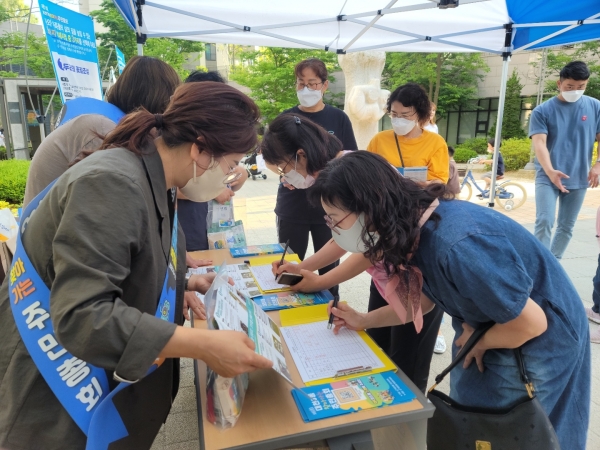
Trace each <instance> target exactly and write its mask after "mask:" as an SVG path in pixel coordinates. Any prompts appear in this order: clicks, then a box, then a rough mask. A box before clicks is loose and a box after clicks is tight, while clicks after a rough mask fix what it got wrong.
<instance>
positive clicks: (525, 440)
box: [427, 323, 560, 450]
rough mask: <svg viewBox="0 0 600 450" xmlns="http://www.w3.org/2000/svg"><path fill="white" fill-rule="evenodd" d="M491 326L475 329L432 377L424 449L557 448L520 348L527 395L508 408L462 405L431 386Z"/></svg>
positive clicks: (519, 355) (537, 449)
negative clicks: (437, 373)
mask: <svg viewBox="0 0 600 450" xmlns="http://www.w3.org/2000/svg"><path fill="white" fill-rule="evenodd" d="M493 325H494V323H488V324H485V325H483V326H482V327H479V328H478V329H477V330H475V331H474V332H473V334H472V335H471V337H470V338H469V340H468V341H467V343H466V344H465V346H464V347H463V348H462V349H461V350H460V352H459V353H458V355H456V358H454V360H453V361H452V362H451V363H450V365H449V366H448V367H446V369H445V370H444V371H443V372H442V373H441V374H439V375H438V376H437V377H436V378H435V384H434V385H433V386H432V387H431V389H430V390H429V392H428V394H427V398H428V399H429V400H430V401H431V403H433V405H434V406H435V412H434V413H433V417H432V418H431V419H429V421H428V422H427V450H560V445H559V443H558V438H557V436H556V433H555V431H554V428H553V427H552V424H551V423H550V419H548V415H547V414H546V412H545V411H544V409H543V408H542V405H541V404H540V402H539V401H538V399H537V398H536V397H535V394H534V389H533V384H532V383H531V381H530V380H529V377H528V376H527V372H526V371H525V363H524V362H523V356H522V354H521V349H520V348H517V349H515V357H516V358H517V363H518V365H519V371H520V372H521V381H522V382H523V384H525V388H526V389H527V394H528V395H524V396H523V399H522V400H519V401H518V402H516V404H514V405H512V406H510V407H507V408H477V407H471V406H464V405H461V404H459V403H457V402H455V401H454V400H452V399H451V398H450V397H449V396H447V395H446V394H444V393H442V392H440V391H437V390H435V389H434V388H435V387H436V386H437V385H438V384H439V383H441V382H442V380H443V379H444V377H445V376H446V375H447V374H448V373H449V372H450V371H451V370H452V369H453V368H454V367H455V366H456V365H457V364H458V363H459V362H461V361H462V359H463V358H464V357H465V355H466V354H467V353H469V352H470V351H471V349H472V348H473V347H474V346H475V344H477V342H478V341H479V340H480V339H481V338H482V337H483V335H484V334H485V333H486V332H487V331H488V330H489V329H490V328H491V327H492V326H493Z"/></svg>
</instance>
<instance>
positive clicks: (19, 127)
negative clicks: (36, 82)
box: [4, 79, 30, 159]
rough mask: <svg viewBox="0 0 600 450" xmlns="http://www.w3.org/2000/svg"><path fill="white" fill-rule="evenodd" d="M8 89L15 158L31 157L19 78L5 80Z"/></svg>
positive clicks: (7, 101) (7, 98)
mask: <svg viewBox="0 0 600 450" xmlns="http://www.w3.org/2000/svg"><path fill="white" fill-rule="evenodd" d="M4 87H5V89H6V104H7V107H8V122H9V123H8V124H7V128H10V134H11V136H12V145H13V154H14V157H15V159H30V158H29V143H28V141H27V134H26V133H25V126H24V120H25V119H24V113H23V103H22V101H21V92H20V90H19V87H18V86H17V80H9V79H5V80H4Z"/></svg>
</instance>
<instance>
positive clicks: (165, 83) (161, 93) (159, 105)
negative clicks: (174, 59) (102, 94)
mask: <svg viewBox="0 0 600 450" xmlns="http://www.w3.org/2000/svg"><path fill="white" fill-rule="evenodd" d="M180 84H181V79H180V78H179V75H177V72H175V69H173V68H172V67H171V66H169V65H168V64H167V63H165V62H163V61H161V60H160V59H156V58H151V57H149V56H134V57H133V58H131V59H130V60H129V61H128V62H127V65H126V66H125V69H124V70H123V73H122V74H121V75H120V76H119V78H117V81H116V82H115V84H114V85H113V87H111V88H110V89H109V91H108V93H107V94H106V101H107V102H108V103H112V104H113V105H115V106H116V107H117V108H119V109H120V110H121V111H123V112H124V113H125V114H129V113H130V112H133V111H135V110H136V109H138V108H145V109H146V110H148V111H149V112H151V113H152V114H158V113H162V112H163V111H164V110H165V108H166V107H167V105H168V104H169V98H170V97H171V95H173V92H175V89H177V86H179V85H180Z"/></svg>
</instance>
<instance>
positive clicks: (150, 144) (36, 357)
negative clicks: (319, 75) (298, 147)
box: [0, 82, 271, 450]
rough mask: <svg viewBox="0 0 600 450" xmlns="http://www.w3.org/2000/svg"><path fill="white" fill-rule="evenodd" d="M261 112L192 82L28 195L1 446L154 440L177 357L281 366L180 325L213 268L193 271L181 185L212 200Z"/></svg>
mask: <svg viewBox="0 0 600 450" xmlns="http://www.w3.org/2000/svg"><path fill="white" fill-rule="evenodd" d="M259 118H260V113H259V110H258V107H257V106H256V104H255V103H254V102H253V101H252V100H251V99H250V98H248V97H247V96H246V95H244V94H243V93H241V92H240V91H238V90H237V89H234V88H232V87H230V86H227V85H224V84H222V83H214V82H205V83H188V84H185V85H182V86H180V87H178V88H177V90H175V93H174V94H173V97H172V98H171V100H170V102H169V105H168V106H167V108H166V110H165V112H164V114H151V113H149V112H148V111H146V110H145V109H143V108H142V109H140V110H138V111H136V112H133V113H131V114H129V115H127V116H125V117H124V118H123V119H122V120H121V121H120V122H119V124H118V125H117V126H116V128H115V129H114V130H113V131H112V132H111V133H110V134H109V135H108V136H107V137H106V138H105V139H104V142H103V144H102V148H104V149H105V150H101V151H96V152H94V153H92V154H91V155H90V156H87V157H86V158H85V159H83V160H82V161H80V162H78V163H77V164H75V165H74V166H73V167H71V168H70V169H69V170H67V171H66V172H65V173H64V174H63V175H62V176H61V177H60V178H59V179H58V181H56V183H55V184H53V185H51V186H49V187H48V190H47V191H46V190H45V191H43V192H42V193H40V194H39V196H38V197H36V198H35V199H33V200H32V202H31V203H30V204H29V205H28V207H27V208H26V209H25V212H24V214H23V217H22V223H23V227H22V229H24V231H22V233H23V235H22V240H21V241H20V242H19V244H18V245H17V251H16V253H15V260H14V262H15V265H13V268H12V271H11V276H7V277H6V280H5V281H4V284H3V285H2V288H1V289H0V341H1V342H2V347H1V348H0V385H1V386H2V389H0V405H2V408H0V447H5V448H27V449H29V448H44V449H48V450H53V449H56V450H58V449H64V448H68V449H84V448H85V447H86V442H87V440H88V439H92V440H93V441H94V442H95V443H96V444H97V445H96V446H94V448H108V447H109V446H110V448H111V449H112V448H114V449H134V448H135V449H147V448H150V447H151V445H152V442H153V440H154V438H155V436H156V434H157V433H158V431H159V429H160V426H161V424H162V423H163V422H164V420H165V419H166V417H167V415H168V413H169V410H170V408H171V404H172V400H173V397H174V395H175V393H176V392H177V387H178V385H179V360H178V359H177V358H180V357H190V358H197V359H202V360H204V361H206V363H207V364H208V365H209V366H210V367H211V368H212V369H214V370H215V372H217V373H218V374H220V375H223V376H227V377H231V376H234V375H237V374H240V373H244V372H248V371H252V370H255V369H257V368H267V367H270V366H271V362H270V361H268V360H267V359H265V358H263V357H262V356H259V355H257V354H256V353H255V352H254V344H253V343H252V341H251V340H250V339H249V338H248V337H247V336H246V335H245V334H244V333H240V332H233V331H208V330H199V329H193V328H184V327H182V326H180V325H181V324H182V322H183V315H182V305H183V292H184V290H186V289H189V290H193V291H198V292H205V291H206V290H207V289H208V287H209V285H210V283H211V281H212V278H213V277H211V276H207V275H192V276H191V277H189V278H187V279H186V277H185V271H186V266H185V264H184V261H185V238H184V235H183V233H182V231H181V228H180V227H178V221H177V205H176V200H175V196H176V189H177V188H179V189H180V190H181V191H182V192H183V194H184V195H185V196H186V197H187V198H189V199H192V200H194V201H207V200H210V199H212V198H214V197H215V196H216V195H217V194H218V193H219V192H220V191H221V190H222V189H223V186H224V185H225V184H227V183H229V182H231V181H233V180H234V179H235V177H237V176H238V175H237V174H236V173H235V172H234V168H235V167H236V166H237V164H238V162H239V161H240V159H241V158H242V157H243V156H244V155H245V152H246V151H248V150H250V149H252V148H254V147H255V146H256V144H257V136H256V129H255V127H256V124H257V122H258V120H259ZM155 132H156V134H155ZM156 136H158V137H156ZM40 198H42V200H41V201H40ZM32 211H33V212H32ZM35 277H37V279H36V278H35ZM30 325H31V326H30ZM153 369H154V370H153ZM57 374H58V375H57ZM111 391H112V392H111ZM109 392H110V393H111V394H112V393H114V397H113V398H112V399H110V398H108V399H107V398H106V395H107V394H108V393H109ZM63 405H64V406H63ZM115 409H116V410H115ZM102 418H105V419H106V420H102ZM109 419H110V420H109ZM32 430H35V432H32ZM94 430H97V431H98V433H96V434H95V433H94ZM111 442H112V443H111Z"/></svg>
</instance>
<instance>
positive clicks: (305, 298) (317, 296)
mask: <svg viewBox="0 0 600 450" xmlns="http://www.w3.org/2000/svg"><path fill="white" fill-rule="evenodd" d="M253 300H254V302H255V303H256V304H257V305H258V306H260V307H261V308H262V310H263V311H278V310H280V309H288V308H298V307H301V306H313V305H323V304H328V303H329V302H330V301H331V300H333V295H331V292H329V291H321V292H316V293H314V294H304V293H302V292H292V291H286V292H279V293H277V294H264V295H261V296H260V297H254V298H253Z"/></svg>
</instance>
